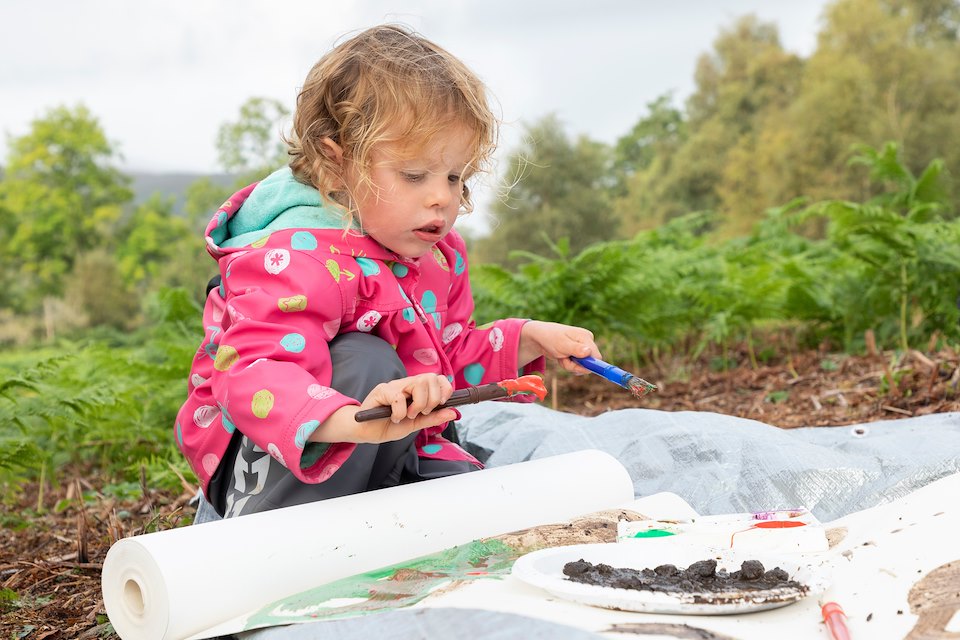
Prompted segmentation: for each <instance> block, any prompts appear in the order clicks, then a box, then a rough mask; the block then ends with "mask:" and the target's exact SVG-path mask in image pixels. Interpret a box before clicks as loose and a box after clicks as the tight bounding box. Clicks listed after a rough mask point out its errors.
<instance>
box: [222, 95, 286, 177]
mask: <svg viewBox="0 0 960 640" xmlns="http://www.w3.org/2000/svg"><path fill="white" fill-rule="evenodd" d="M289 115H290V111H289V110H288V109H287V108H286V107H284V106H283V104H281V103H280V102H279V101H277V100H272V99H270V98H259V97H255V98H250V99H248V100H247V101H246V102H244V103H243V104H242V105H240V115H239V117H238V118H237V120H236V121H234V122H225V123H223V124H222V125H220V129H219V130H218V131H217V143H216V144H217V154H218V156H219V159H220V164H221V166H223V168H224V170H225V171H227V172H228V173H237V174H251V173H252V174H256V175H258V176H259V175H260V174H263V173H268V172H270V171H273V170H274V169H276V168H278V167H281V166H283V165H284V164H286V162H287V147H286V144H285V143H284V142H283V138H282V137H281V135H280V134H281V131H280V129H281V124H282V122H283V121H284V120H285V119H286V118H287V117H288V116H289Z"/></svg>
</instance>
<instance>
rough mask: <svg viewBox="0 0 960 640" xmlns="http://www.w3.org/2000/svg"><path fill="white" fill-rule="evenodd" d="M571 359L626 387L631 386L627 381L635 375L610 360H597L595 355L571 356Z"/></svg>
mask: <svg viewBox="0 0 960 640" xmlns="http://www.w3.org/2000/svg"><path fill="white" fill-rule="evenodd" d="M570 359H571V360H573V361H574V362H576V363H577V364H579V365H580V366H581V367H583V368H584V369H588V370H590V371H592V372H593V373H595V374H597V375H598V376H600V377H602V378H606V379H607V380H609V381H610V382H612V383H614V384H618V385H620V386H621V387H623V388H625V389H627V388H629V386H628V384H627V382H628V381H629V380H630V378H633V377H634V376H633V374H632V373H628V372H626V371H624V370H623V369H621V368H620V367H616V366H614V365H612V364H610V363H608V362H604V361H603V360H597V359H596V358H594V357H593V356H587V357H585V358H574V357H573V356H571V357H570Z"/></svg>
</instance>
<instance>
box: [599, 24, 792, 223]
mask: <svg viewBox="0 0 960 640" xmlns="http://www.w3.org/2000/svg"><path fill="white" fill-rule="evenodd" d="M801 67H802V61H801V60H800V59H799V58H797V57H796V56H794V55H792V54H789V53H787V52H785V51H784V50H783V48H782V46H781V45H780V39H779V35H778V32H777V28H776V26H774V25H772V24H767V23H763V22H761V21H759V20H757V18H755V17H754V16H745V17H743V18H741V19H739V20H738V21H736V22H735V23H734V24H733V26H732V27H731V28H729V29H724V30H722V31H721V33H720V35H719V36H718V37H717V39H716V41H715V42H714V45H713V50H712V51H711V52H709V53H706V54H704V55H703V56H701V57H700V60H699V61H698V64H697V69H696V85H697V88H696V91H695V92H694V94H693V95H692V96H691V97H690V98H689V100H688V101H687V104H686V117H685V118H678V117H677V116H672V120H673V121H674V122H678V121H680V122H683V127H682V129H681V130H680V131H679V132H678V135H675V136H673V137H672V138H667V140H668V141H669V142H670V144H666V145H663V144H661V145H660V146H659V147H658V148H657V152H656V155H655V156H654V157H653V158H652V159H651V160H650V161H649V162H648V163H647V165H646V167H644V168H642V169H641V170H639V171H637V172H636V173H635V174H633V175H632V176H628V177H627V179H626V193H625V194H623V195H622V197H621V198H620V199H619V200H618V202H617V203H616V208H617V211H618V212H619V213H620V215H621V217H622V218H623V219H624V228H625V230H627V231H628V232H631V233H632V232H635V231H637V230H638V229H642V228H650V227H653V226H656V225H659V224H663V223H664V222H666V221H668V220H670V219H672V218H674V217H678V216H681V215H684V214H686V213H689V212H691V211H699V210H715V211H717V212H719V213H720V217H719V220H720V221H721V224H722V225H723V226H724V227H726V228H727V230H728V234H730V233H733V232H735V231H740V230H743V229H745V228H748V227H749V224H750V222H751V221H753V220H756V219H758V218H759V217H760V215H761V214H762V211H763V210H764V209H765V208H766V207H767V206H771V205H773V204H774V202H768V198H767V197H766V194H765V193H764V190H763V188H762V185H761V184H760V183H759V182H758V181H757V180H756V179H755V176H756V175H757V173H758V171H759V170H762V169H763V167H762V166H760V165H758V163H757V162H756V161H755V159H754V156H753V150H754V148H755V147H756V145H757V136H758V135H759V134H760V132H761V131H762V129H763V124H764V123H765V122H766V121H767V120H769V119H771V118H773V117H775V115H776V114H777V113H779V112H781V111H782V110H783V109H784V108H785V107H786V106H787V105H788V104H789V103H790V101H791V100H792V99H793V97H794V95H795V94H796V91H797V87H798V83H799V81H798V77H799V70H800V68H801ZM662 107H663V105H662V104H660V105H658V104H657V103H652V104H651V105H650V115H649V116H648V117H647V118H645V120H647V121H652V122H656V121H657V119H662V118H663V117H664V115H669V112H664V111H663V110H662ZM646 124H648V123H647V122H645V121H644V120H641V122H640V123H639V124H638V127H640V126H642V125H646Z"/></svg>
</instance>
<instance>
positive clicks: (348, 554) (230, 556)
mask: <svg viewBox="0 0 960 640" xmlns="http://www.w3.org/2000/svg"><path fill="white" fill-rule="evenodd" d="M632 498H633V484H632V481H631V479H630V476H629V474H628V473H627V471H626V470H625V469H624V468H623V466H622V465H621V464H620V463H619V462H618V461H617V460H616V459H615V458H614V457H612V456H610V455H609V454H606V453H603V452H600V451H596V450H588V451H579V452H575V453H569V454H564V455H559V456H553V457H550V458H541V459H538V460H533V461H529V462H523V463H519V464H514V465H508V466H504V467H497V468H494V469H486V470H483V471H478V472H474V473H468V474H463V475H458V476H452V477H449V478H442V479H438V480H430V481H427V482H421V483H416V484H411V485H404V486H401V487H395V488H391V489H383V490H380V491H374V492H369V493H363V494H358V495H354V496H347V497H344V498H336V499H333V500H326V501H323V502H316V503H312V504H306V505H300V506H296V507H288V508H285V509H277V510H275V511H269V512H265V513H259V514H252V515H248V516H243V517H240V518H233V519H228V520H223V521H220V522H211V523H207V524H203V525H199V526H193V527H183V528H180V529H173V530H170V531H163V532H158V533H151V534H145V535H141V536H135V537H132V538H126V539H124V540H120V541H118V542H117V543H116V544H114V545H113V547H112V548H111V549H110V551H109V553H108V554H107V557H106V559H105V560H104V565H103V573H102V589H103V600H104V605H105V607H106V610H107V615H108V616H109V618H110V622H111V623H112V624H113V627H114V629H115V630H116V632H117V634H118V635H119V636H120V637H121V638H122V639H123V640H178V639H182V638H187V637H190V636H196V637H206V636H205V635H204V630H207V629H210V628H212V627H215V626H216V625H218V624H219V623H221V622H223V621H225V620H229V619H232V618H235V617H237V616H241V615H243V614H244V613H246V612H249V611H251V610H253V609H255V608H257V607H259V606H262V605H263V604H265V603H269V602H272V601H274V600H277V599H279V598H282V597H284V596H287V595H290V594H294V593H298V592H301V591H304V590H306V589H309V588H312V587H316V586H318V585H321V584H324V583H326V582H330V581H333V580H337V579H339V578H343V577H346V576H350V575H353V574H356V573H360V572H363V571H369V570H372V569H376V568H378V567H382V566H386V565H390V564H394V563H397V562H400V561H402V560H405V559H408V558H413V557H417V556H420V555H425V554H428V553H433V552H436V551H439V550H442V549H446V548H448V547H451V546H455V545H459V544H464V543H467V542H470V541H472V540H475V539H477V538H483V537H488V536H494V535H498V534H502V533H506V532H510V531H515V530H518V529H524V528H527V527H531V526H535V525H538V524H544V523H550V522H558V521H562V520H565V519H568V518H572V517H575V516H579V515H583V514H586V513H590V512H593V511H598V510H602V509H608V508H613V507H616V506H618V505H622V504H624V503H626V502H629V501H630V500H631V499H632Z"/></svg>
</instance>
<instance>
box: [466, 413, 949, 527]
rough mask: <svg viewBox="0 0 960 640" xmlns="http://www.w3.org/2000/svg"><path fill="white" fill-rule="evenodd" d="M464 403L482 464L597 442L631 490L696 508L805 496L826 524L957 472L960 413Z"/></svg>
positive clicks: (758, 505)
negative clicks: (868, 416)
mask: <svg viewBox="0 0 960 640" xmlns="http://www.w3.org/2000/svg"><path fill="white" fill-rule="evenodd" d="M461 411H462V413H463V422H462V427H461V431H460V438H461V441H462V443H463V444H464V446H465V447H466V448H467V449H468V450H469V451H470V452H471V453H473V454H474V455H475V456H478V457H479V458H480V459H481V460H484V461H485V462H486V464H487V465H488V466H499V465H505V464H512V463H516V462H522V461H524V460H530V459H533V458H541V457H545V456H553V455H557V454H560V453H567V452H570V451H578V450H581V449H600V450H602V451H606V452H607V453H609V454H611V455H613V456H614V457H615V458H617V459H618V460H619V461H620V462H621V463H622V464H623V466H624V467H626V469H627V471H628V472H629V473H630V477H631V478H632V479H633V486H634V494H635V495H636V496H637V497H641V496H645V495H650V494H653V493H657V492H660V491H670V492H672V493H676V494H677V495H679V496H680V497H682V498H683V499H684V500H686V501H687V502H688V503H690V505H691V506H692V507H693V508H694V509H695V510H696V511H698V512H700V513H701V514H704V515H708V514H719V513H736V512H742V511H759V510H764V509H775V508H793V507H801V506H804V507H807V508H808V509H810V510H811V511H812V512H813V514H814V515H815V516H817V518H819V519H820V520H821V521H822V522H828V521H830V520H834V519H836V518H839V517H841V516H843V515H846V514H848V513H852V512H854V511H859V510H861V509H866V508H869V507H873V506H876V505H878V504H882V503H885V502H889V501H891V500H894V499H896V498H899V497H901V496H903V495H906V494H908V493H910V492H911V491H913V490H914V489H917V488H919V487H922V486H923V485H925V484H927V483H929V482H932V481H934V480H937V479H939V478H942V477H943V476H946V475H949V474H951V473H956V472H957V471H960V413H942V414H932V415H927V416H921V417H917V418H905V419H901V420H888V421H883V422H872V423H867V424H860V425H854V426H846V427H805V428H799V429H780V428H777V427H772V426H770V425H767V424H763V423H761V422H757V421H755V420H746V419H743V418H736V417H732V416H726V415H721V414H717V413H707V412H696V411H680V412H666V411H655V410H651V409H622V410H619V411H610V412H608V413H604V414H601V415H599V416H596V417H592V418H590V417H583V416H577V415H573V414H569V413H562V412H558V411H553V410H550V409H547V408H545V407H543V406H540V405H534V404H519V403H508V402H486V403H482V404H478V405H473V406H470V407H464V408H462V409H461Z"/></svg>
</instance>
